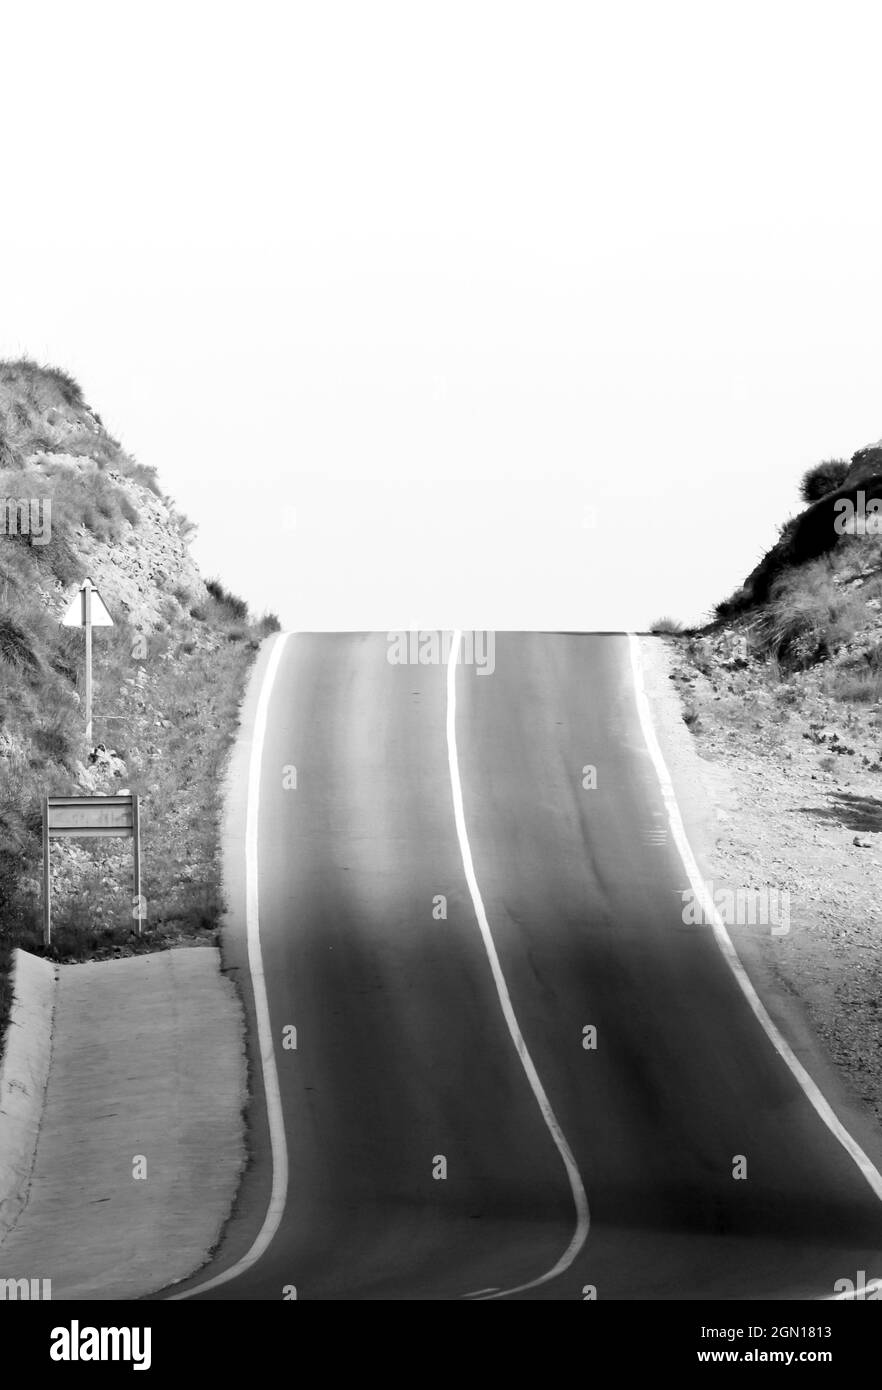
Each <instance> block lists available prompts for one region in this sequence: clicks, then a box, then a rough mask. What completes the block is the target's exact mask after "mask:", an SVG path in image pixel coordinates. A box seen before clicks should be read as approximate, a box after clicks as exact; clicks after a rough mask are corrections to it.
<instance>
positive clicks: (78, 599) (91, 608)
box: [61, 577, 113, 743]
mask: <svg viewBox="0 0 882 1390" xmlns="http://www.w3.org/2000/svg"><path fill="white" fill-rule="evenodd" d="M61 625H62V627H84V628H85V629H86V738H87V739H88V740H89V742H90V743H91V742H92V628H93V627H113V619H112V618H111V616H110V614H109V613H108V611H107V608H106V607H105V604H104V600H103V599H102V597H101V595H100V594H99V592H98V590H97V589H96V588H95V586H94V584H93V583H92V581H91V579H89V578H88V577H87V578H86V579H84V580H83V582H82V584H81V585H80V587H79V591H78V592H77V593H76V594H75V595H74V597H73V601H72V603H71V604H70V607H69V608H68V609H67V612H66V613H65V615H64V617H63V618H62V620H61Z"/></svg>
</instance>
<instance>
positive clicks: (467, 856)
mask: <svg viewBox="0 0 882 1390" xmlns="http://www.w3.org/2000/svg"><path fill="white" fill-rule="evenodd" d="M461 641H462V633H461V631H460V630H459V629H458V628H457V629H456V630H455V632H454V634H453V641H452V642H451V644H450V656H449V659H448V662H447V761H448V763H449V765H450V786H451V790H452V792H453V815H454V819H455V821H456V836H457V839H458V840H459V850H460V854H461V856H462V865H463V869H464V870H465V876H466V882H467V884H468V886H469V893H470V894H471V898H472V905H473V907H474V909H475V916H476V918H477V920H478V927H479V929H480V932H481V938H482V940H483V942H484V949H485V951H486V952H487V959H488V960H489V962H490V970H491V972H492V974H493V983H494V984H495V985H496V993H497V994H498V996H499V1003H500V1006H501V1008H502V1012H503V1015H504V1017H505V1021H506V1024H507V1025H508V1031H509V1033H510V1034H511V1040H512V1042H513V1043H514V1045H515V1051H516V1052H517V1054H518V1057H519V1058H520V1061H521V1066H522V1067H523V1069H524V1071H525V1073H526V1076H527V1080H528V1081H529V1083H530V1087H531V1089H532V1091H533V1095H534V1096H535V1097H536V1101H537V1103H538V1105H539V1109H540V1111H541V1112H542V1118H543V1120H544V1121H545V1124H546V1126H547V1128H548V1132H549V1133H550V1135H551V1137H552V1139H553V1140H554V1143H555V1146H556V1148H557V1151H558V1153H559V1154H560V1156H561V1158H562V1159H563V1165H564V1168H565V1169H566V1174H567V1178H568V1179H569V1184H570V1188H571V1190H572V1194H573V1202H574V1203H575V1207H576V1229H575V1231H574V1232H573V1237H572V1240H571V1241H570V1243H569V1245H568V1246H567V1248H566V1250H565V1251H564V1252H563V1254H562V1255H561V1257H560V1259H559V1260H558V1261H557V1264H556V1265H554V1267H553V1268H552V1269H549V1270H548V1272H547V1273H546V1274H541V1275H540V1276H539V1277H538V1279H531V1280H530V1281H529V1283H526V1284H518V1285H516V1286H515V1287H514V1288H511V1289H500V1290H499V1291H498V1292H496V1293H491V1292H489V1291H488V1290H486V1289H480V1290H478V1291H477V1293H471V1294H464V1295H463V1297H465V1298H484V1299H491V1298H505V1297H506V1295H507V1294H513V1293H522V1292H523V1291H524V1290H525V1289H535V1288H536V1287H537V1286H538V1285H539V1284H547V1283H548V1281H549V1280H550V1279H556V1278H557V1276H558V1275H559V1274H563V1273H564V1271H565V1270H567V1269H569V1267H570V1265H571V1264H572V1263H573V1260H574V1259H575V1258H576V1256H577V1255H578V1253H579V1251H580V1250H581V1249H582V1247H583V1245H584V1244H585V1241H586V1240H587V1238H588V1229H589V1226H590V1215H589V1212H588V1198H587V1196H586V1195H585V1188H584V1186H583V1184H582V1178H581V1175H580V1173H579V1169H578V1167H577V1165H576V1160H575V1158H574V1157H573V1153H572V1150H571V1148H570V1146H569V1144H568V1143H567V1140H566V1137H565V1135H564V1132H563V1130H562V1129H561V1127H560V1125H559V1124H558V1121H557V1117H556V1115H555V1113H554V1111H553V1110H552V1108H551V1102H550V1101H549V1099H548V1096H547V1095H546V1094H545V1088H544V1086H543V1085H542V1082H541V1081H540V1080H539V1073H538V1072H537V1070H536V1067H535V1065H534V1063H533V1058H532V1057H531V1056H530V1053H529V1050H528V1048H527V1044H526V1042H525V1041H524V1037H523V1034H522V1033H521V1030H520V1026H519V1024H518V1020H517V1017H516V1015H515V1011H514V1007H513V1005H512V1002H511V996H510V994H509V992H508V985H507V984H506V980H505V975H504V974H503V972H502V966H501V964H500V962H499V956H498V954H497V951H496V944H495V942H494V940H493V934H492V932H491V931H490V923H489V922H488V920H487V913H486V911H485V909H484V900H483V898H482V897H481V890H480V888H479V887H478V880H477V877H476V875H475V866H474V862H473V860H472V850H471V846H470V844H469V836H468V831H467V830H466V823H465V809H464V807H463V799H462V781H461V779H460V775H459V755H458V753H457V750H456V667H457V662H458V660H459V649H460V643H461Z"/></svg>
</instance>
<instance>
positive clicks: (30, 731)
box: [0, 361, 278, 1018]
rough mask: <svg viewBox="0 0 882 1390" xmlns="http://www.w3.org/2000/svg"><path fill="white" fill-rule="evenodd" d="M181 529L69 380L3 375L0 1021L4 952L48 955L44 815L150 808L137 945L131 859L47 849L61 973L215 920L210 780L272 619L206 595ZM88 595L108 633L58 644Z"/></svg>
mask: <svg viewBox="0 0 882 1390" xmlns="http://www.w3.org/2000/svg"><path fill="white" fill-rule="evenodd" d="M190 532H191V527H190V525H189V523H188V522H187V521H186V520H185V518H184V517H182V516H181V515H180V513H178V511H177V510H176V508H175V507H174V505H173V503H172V502H171V501H170V499H169V498H168V497H166V496H164V495H163V493H162V491H161V489H160V487H159V485H158V482H157V478H156V474H155V472H154V470H153V469H152V468H150V467H146V466H144V465H142V464H140V463H138V462H137V461H135V460H134V459H133V458H131V457H130V456H129V455H128V454H126V453H125V451H124V450H123V448H122V447H121V446H120V444H119V443H118V442H117V441H116V440H114V439H113V438H112V437H111V436H110V435H109V434H108V432H107V431H106V430H105V429H104V427H103V425H102V422H101V419H100V416H99V415H97V414H96V413H95V411H94V410H92V409H91V408H90V407H89V406H88V405H87V403H86V401H85V400H84V398H83V394H82V392H81V390H80V388H79V386H78V385H77V383H76V382H74V381H73V380H72V379H71V378H70V377H69V376H67V375H66V374H65V373H64V372H61V371H58V370H53V369H48V368H40V367H38V366H36V365H35V364H34V363H32V362H29V361H19V362H2V363H0V1018H2V1015H3V1012H4V1008H5V1005H6V1003H8V1000H7V999H6V996H5V976H6V970H7V966H8V959H9V953H10V951H11V949H12V947H13V946H15V945H23V946H25V947H26V948H27V949H28V950H32V951H37V952H40V951H42V950H43V947H42V937H41V931H42V926H41V885H40V865H41V853H42V849H41V809H40V806H41V798H42V797H43V796H45V795H47V794H49V795H71V794H74V793H76V792H77V791H78V790H83V791H85V790H88V791H90V792H94V791H100V792H106V791H116V790H122V789H126V790H130V791H134V792H138V793H139V795H140V797H141V804H142V838H143V883H142V892H143V895H144V897H145V898H146V908H147V927H146V930H145V932H144V935H143V936H142V938H141V939H140V940H139V939H137V938H136V937H135V936H133V934H132V927H133V923H132V919H131V901H130V894H131V887H130V878H129V875H130V864H131V849H130V846H129V844H128V842H126V841H100V840H99V841H88V840H73V841H60V840H56V841H54V842H53V850H52V854H53V861H54V878H53V943H52V947H51V953H52V954H53V955H56V956H58V957H60V958H65V959H83V958H86V957H89V956H101V955H109V954H121V953H125V952H130V951H134V950H155V949H157V948H161V947H162V946H164V945H168V944H170V943H172V942H179V941H181V940H182V939H189V940H194V941H200V940H212V939H213V937H214V933H215V931H216V928H217V924H218V916H219V911H220V908H221V901H220V888H219V862H218V824H219V811H220V787H219V778H220V775H221V772H222V768H223V763H224V758H225V755H226V751H227V748H228V746H229V743H230V741H231V739H232V737H233V734H234V732H235V727H236V720H237V710H238V704H239V700H240V697H241V693H242V690H243V688H244V682H245V678H246V675H247V671H248V667H249V665H250V663H251V661H252V660H253V657H254V653H255V650H256V648H257V646H258V645H259V641H260V639H261V637H262V636H263V635H265V634H266V633H267V632H269V631H271V630H272V629H273V628H274V627H276V626H278V624H277V623H276V621H275V619H274V618H272V617H271V616H267V617H264V618H263V619H261V620H259V621H256V622H255V621H253V620H252V619H251V618H250V617H249V615H248V612H247V608H246V605H245V604H244V602H243V601H242V600H240V599H238V598H235V597H234V596H233V595H231V594H229V593H227V592H226V591H225V590H224V588H223V587H222V585H221V584H220V583H219V582H217V581H209V582H207V583H206V582H205V581H204V580H203V579H202V578H201V576H200V575H199V573H198V571H197V569H196V566H195V565H194V563H193V560H192V558H191V556H190V554H189V551H188V546H187V541H188V537H189V535H190ZM87 575H88V576H89V577H91V579H92V580H93V582H94V583H95V584H96V585H97V586H98V588H99V589H100V592H101V595H102V597H103V599H104V602H105V603H106V605H107V607H108V608H109V610H110V612H111V614H112V616H113V619H114V627H113V628H101V629H95V631H94V642H93V662H94V685H93V692H94V726H93V739H92V741H91V743H89V744H87V742H86V737H85V725H84V718H83V645H84V643H83V635H82V631H81V630H80V629H74V628H66V627H61V626H59V619H60V617H61V615H62V614H63V612H64V610H65V608H66V607H67V605H68V603H69V602H70V599H71V598H72V596H73V594H74V593H75V592H76V590H77V588H78V586H79V584H80V583H81V582H82V580H83V579H84V578H85V577H86V576H87Z"/></svg>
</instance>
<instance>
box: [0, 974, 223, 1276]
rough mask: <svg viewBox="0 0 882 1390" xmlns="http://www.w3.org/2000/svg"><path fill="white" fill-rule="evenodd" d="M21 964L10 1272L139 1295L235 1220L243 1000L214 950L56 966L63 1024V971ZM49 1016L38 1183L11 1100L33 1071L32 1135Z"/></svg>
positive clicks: (1, 1242)
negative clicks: (52, 995) (50, 993)
mask: <svg viewBox="0 0 882 1390" xmlns="http://www.w3.org/2000/svg"><path fill="white" fill-rule="evenodd" d="M19 959H20V960H23V961H24V968H23V974H22V977H21V979H22V983H23V996H22V1005H21V1008H20V1009H19V1006H18V1000H17V999H16V1005H15V1013H14V1015H13V1024H12V1026H11V1027H10V1030H9V1042H8V1046H7V1062H11V1066H12V1068H13V1069H12V1070H11V1071H10V1072H9V1076H10V1081H9V1085H8V1087H7V1085H6V1075H7V1072H6V1063H4V1073H3V1076H4V1090H3V1092H2V1095H3V1108H2V1111H0V1178H2V1177H3V1176H5V1175H7V1174H8V1177H7V1179H6V1180H7V1185H8V1186H9V1187H10V1189H11V1188H13V1187H14V1188H15V1192H14V1193H12V1192H10V1194H9V1195H7V1197H6V1202H5V1203H4V1208H6V1209H8V1210H9V1211H10V1212H14V1214H15V1217H16V1218H17V1219H15V1221H14V1225H12V1227H11V1229H10V1230H9V1231H8V1233H5V1234H4V1232H3V1229H2V1227H0V1278H35V1279H51V1281H52V1297H53V1299H59V1298H68V1299H74V1298H77V1299H111V1298H122V1299H131V1298H138V1297H142V1296H144V1295H147V1294H149V1293H151V1292H153V1291H155V1290H157V1289H159V1288H162V1287H164V1286H165V1285H167V1284H169V1283H172V1282H174V1281H176V1280H180V1279H182V1278H184V1277H186V1276H187V1275H188V1274H190V1273H192V1272H193V1271H195V1270H196V1269H198V1268H199V1267H200V1265H202V1264H203V1263H204V1262H205V1260H206V1259H207V1258H208V1256H209V1253H210V1252H211V1250H212V1249H213V1247H214V1246H215V1245H216V1244H217V1242H218V1240H219V1237H220V1233H221V1230H222V1228H223V1225H224V1223H225V1221H226V1220H227V1218H228V1216H229V1213H230V1210H231V1207H232V1204H233V1200H234V1198H235V1194H236V1190H237V1187H238V1183H239V1177H240V1173H241V1171H242V1168H243V1166H244V1163H245V1144H244V1129H243V1106H244V1102H245V1094H246V1073H245V1051H244V1036H243V1020H242V1010H241V1005H240V1003H239V1000H238V997H237V995H236V992H235V990H234V988H233V986H232V984H231V983H230V981H229V979H228V978H227V977H226V976H225V975H224V974H222V972H221V969H220V955H219V952H218V951H217V950H216V949H215V948H214V947H180V948H175V949H172V950H168V951H162V952H158V953H156V954H153V955H144V956H133V957H129V958H123V959H120V960H113V961H102V962H99V963H95V962H91V963H87V964H83V965H63V966H60V967H58V968H57V972H58V982H57V989H56V999H55V1008H54V1015H53V1013H52V1009H51V1002H50V1003H48V1004H47V1002H46V994H47V989H48V985H47V981H46V980H45V979H44V978H43V975H42V973H41V972H45V971H48V972H49V977H50V980H51V978H52V977H53V976H54V970H53V967H51V966H49V965H48V964H46V963H45V962H43V961H37V960H36V959H35V958H34V957H28V956H26V955H24V953H19ZM35 968H36V970H35ZM50 1022H51V1061H49V1064H48V1080H47V1081H46V1083H45V1103H44V1104H43V1106H42V1115H41V1116H40V1119H39V1135H38V1137H37V1138H36V1152H35V1154H34V1153H33V1149H32V1157H33V1162H32V1165H31V1164H30V1163H29V1164H28V1165H27V1166H28V1167H29V1168H30V1174H29V1179H28V1177H27V1175H26V1173H25V1171H24V1166H23V1164H24V1160H23V1159H22V1158H19V1159H18V1160H15V1158H14V1152H18V1153H20V1154H21V1153H23V1152H24V1149H25V1148H26V1144H25V1143H24V1141H23V1139H22V1138H21V1137H19V1138H16V1133H17V1130H16V1123H15V1115H14V1114H12V1116H11V1118H12V1121H13V1122H12V1123H10V1114H7V1095H13V1096H14V1095H15V1094H16V1093H17V1087H16V1081H17V1079H20V1078H21V1077H22V1076H24V1078H25V1084H26V1085H27V1084H29V1083H28V1078H29V1077H30V1078H32V1080H31V1082H30V1084H31V1092H30V1093H29V1100H28V1103H27V1105H25V1103H24V1101H21V1102H17V1104H18V1105H19V1109H21V1110H24V1111H25V1112H26V1113H25V1114H24V1116H23V1118H22V1120H21V1121H20V1122H19V1126H18V1128H19V1129H20V1130H22V1131H23V1132H26V1135H33V1132H34V1123H35V1115H36V1109H37V1101H36V1095H37V1083H38V1082H39V1078H40V1075H41V1071H40V1068H41V1065H42V1062H43V1059H46V1058H48V1054H49V1047H50V1043H49V1035H50ZM17 1058H20V1059H22V1060H17ZM28 1068H30V1070H28ZM13 1163H17V1166H16V1167H15V1168H13V1166H12V1165H13ZM16 1184H17V1186H16ZM4 1208H0V1210H3V1209H4Z"/></svg>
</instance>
